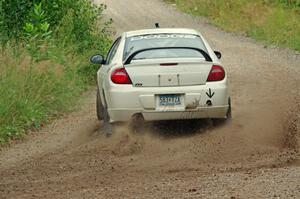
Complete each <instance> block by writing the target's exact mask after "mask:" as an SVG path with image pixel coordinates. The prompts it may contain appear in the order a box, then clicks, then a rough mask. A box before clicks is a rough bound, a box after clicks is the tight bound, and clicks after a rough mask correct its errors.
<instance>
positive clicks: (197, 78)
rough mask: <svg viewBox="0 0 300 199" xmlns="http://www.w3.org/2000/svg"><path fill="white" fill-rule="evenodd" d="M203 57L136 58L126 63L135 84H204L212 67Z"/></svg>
mask: <svg viewBox="0 0 300 199" xmlns="http://www.w3.org/2000/svg"><path fill="white" fill-rule="evenodd" d="M212 65H213V64H212V63H211V62H206V61H204V60H203V59H198V58H197V59H194V58H193V59H182V58H181V59H168V60H159V59H157V60H151V61H149V60H148V61H146V60H136V61H133V62H132V63H131V64H128V65H125V68H126V71H127V73H128V75H129V76H130V79H131V81H132V84H133V86H136V87H167V86H191V85H203V84H205V83H206V81H207V77H208V75H209V72H210V70H211V67H212Z"/></svg>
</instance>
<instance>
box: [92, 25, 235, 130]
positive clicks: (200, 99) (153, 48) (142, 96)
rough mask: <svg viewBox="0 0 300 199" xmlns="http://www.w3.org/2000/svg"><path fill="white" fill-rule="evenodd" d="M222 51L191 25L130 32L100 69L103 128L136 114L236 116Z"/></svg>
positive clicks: (95, 60)
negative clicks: (180, 27) (218, 50)
mask: <svg viewBox="0 0 300 199" xmlns="http://www.w3.org/2000/svg"><path fill="white" fill-rule="evenodd" d="M220 58H221V53H220V52H217V51H213V50H212V49H211V47H210V46H209V44H208V43H207V42H206V40H205V39H204V38H203V36H202V35H201V34H200V33H198V32H197V31H195V30H192V29H173V28H172V29H161V28H157V29H148V30H138V31H131V32H125V33H123V34H122V36H120V37H119V38H117V39H116V41H115V42H114V44H113V45H112V47H111V49H110V51H109V53H108V55H107V57H106V59H104V58H103V57H102V56H101V55H95V56H93V57H92V58H91V62H92V63H95V64H100V65H102V66H101V67H100V69H99V71H98V73H97V90H98V92H97V116H98V119H99V120H103V121H104V130H105V131H106V133H107V134H109V133H111V130H112V128H111V127H112V124H114V123H116V122H125V121H130V120H131V119H132V118H142V119H143V120H146V121H154V120H182V119H198V118H212V119H217V118H219V119H220V118H223V119H224V120H226V118H231V102H230V95H229V89H228V80H227V73H226V70H225V68H224V66H223V65H222V64H221V62H220V60H219V59H220Z"/></svg>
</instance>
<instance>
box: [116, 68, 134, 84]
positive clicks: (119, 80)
mask: <svg viewBox="0 0 300 199" xmlns="http://www.w3.org/2000/svg"><path fill="white" fill-rule="evenodd" d="M111 81H112V82H113V83H115V84H132V83H131V80H130V77H129V75H128V73H127V72H126V70H125V68H118V69H116V70H114V71H113V72H112V74H111Z"/></svg>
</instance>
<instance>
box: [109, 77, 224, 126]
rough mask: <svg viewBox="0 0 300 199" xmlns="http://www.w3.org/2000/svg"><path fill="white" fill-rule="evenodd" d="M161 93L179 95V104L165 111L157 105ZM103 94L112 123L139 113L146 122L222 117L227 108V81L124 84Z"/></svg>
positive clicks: (129, 118) (128, 118)
mask: <svg viewBox="0 0 300 199" xmlns="http://www.w3.org/2000/svg"><path fill="white" fill-rule="evenodd" d="M164 94H179V95H181V96H182V103H183V104H182V107H180V108H179V109H178V108H177V109H166V110H164V109H162V108H161V107H158V103H157V100H158V96H159V95H164ZM105 95H106V101H107V103H108V104H107V105H108V113H109V115H110V119H111V122H124V121H130V120H131V118H132V116H134V115H136V114H142V115H143V117H144V119H145V120H147V121H151V120H153V121H155V120H177V119H197V118H225V117H226V113H227V111H228V107H229V106H228V98H229V92H228V86H227V82H226V81H222V82H219V83H216V82H214V83H207V84H206V85H198V86H185V87H159V88H153V87H132V86H131V85H124V86H117V87H111V88H110V89H109V90H108V91H107V92H106V93H105ZM208 101H210V102H211V105H209V104H208Z"/></svg>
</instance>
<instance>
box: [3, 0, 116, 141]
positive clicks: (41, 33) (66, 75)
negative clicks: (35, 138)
mask: <svg viewBox="0 0 300 199" xmlns="http://www.w3.org/2000/svg"><path fill="white" fill-rule="evenodd" d="M55 1H57V2H66V3H68V4H67V5H70V6H73V3H74V1H69V0H55ZM3 2H4V3H7V4H6V5H5V6H6V7H4V8H3V7H1V5H0V11H1V9H2V10H3V9H4V11H5V12H7V13H9V10H8V9H9V8H14V9H15V6H14V4H12V5H9V4H8V3H9V2H15V3H18V2H20V1H7V0H5V1H3ZM22 2H24V4H26V3H27V1H25V0H24V1H23V0H22ZM43 2H46V1H43ZM76 2H77V3H78V6H77V7H75V8H74V6H73V7H71V8H69V7H68V9H66V10H61V13H62V14H63V16H62V18H61V19H60V20H59V21H58V22H57V24H58V25H53V26H52V27H51V26H50V28H49V29H48V28H47V29H42V25H45V24H46V25H47V24H52V22H53V19H52V18H51V16H50V15H49V16H44V18H45V19H43V20H40V21H39V20H37V19H40V18H41V17H40V16H43V15H44V12H43V9H44V8H47V6H51V5H52V4H51V3H50V4H47V5H45V6H44V8H43V7H42V6H40V7H39V9H40V11H39V13H38V12H36V10H34V8H32V9H31V8H30V7H29V8H28V14H27V15H28V17H27V18H29V19H27V18H26V17H24V18H26V20H28V21H29V22H30V23H31V24H32V26H33V27H34V28H35V29H34V31H29V30H25V29H24V30H22V26H21V28H20V27H16V28H19V29H18V31H19V32H18V34H14V32H12V33H10V32H9V31H11V29H9V28H7V27H10V26H12V25H14V24H15V22H14V21H11V19H10V18H9V16H10V15H8V17H5V15H2V18H1V17H0V37H1V36H2V38H0V41H1V42H0V43H1V46H0V144H3V143H7V142H9V141H10V140H11V139H16V138H22V137H23V136H24V135H25V134H26V132H28V131H29V130H36V129H39V128H41V127H42V126H44V125H45V124H47V123H49V122H50V121H51V120H53V119H55V118H57V117H58V116H60V115H62V114H64V113H66V112H69V111H73V110H75V109H76V107H78V103H79V101H80V97H81V94H82V93H83V92H84V91H86V90H87V89H89V88H90V87H91V85H94V84H95V77H96V71H97V70H98V67H99V66H96V65H91V64H90V63H89V58H90V56H91V55H93V54H95V53H101V54H105V53H106V52H107V50H108V48H109V46H110V44H111V39H110V32H109V31H108V29H107V27H108V25H107V23H104V22H103V21H101V16H102V15H101V14H102V11H103V9H104V8H103V7H100V8H98V7H95V6H93V4H90V2H89V1H88V0H76ZM29 3H32V2H29ZM40 5H41V4H40ZM82 5H84V6H85V7H83V8H84V9H83V8H82ZM29 6H31V4H29ZM36 9H38V8H36ZM76 9H78V10H76ZM33 11H34V13H35V16H34V15H33V14H32V12H33ZM15 12H17V13H18V12H20V11H19V10H16V11H15ZM77 12H79V13H81V12H82V13H81V14H80V15H78V14H76V13H77ZM12 13H13V12H12ZM3 16H4V18H3ZM53 16H56V15H53ZM30 17H31V18H32V19H30ZM8 19H9V20H8ZM5 20H6V21H5ZM26 20H24V23H23V26H25V23H29V22H27V21H26ZM45 20H48V21H45ZM48 22H49V23H48ZM3 24H8V25H6V26H3ZM22 31H23V32H22ZM45 33H47V36H45ZM5 35H6V37H4V36H5ZM3 38H6V39H5V40H1V39H3Z"/></svg>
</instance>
